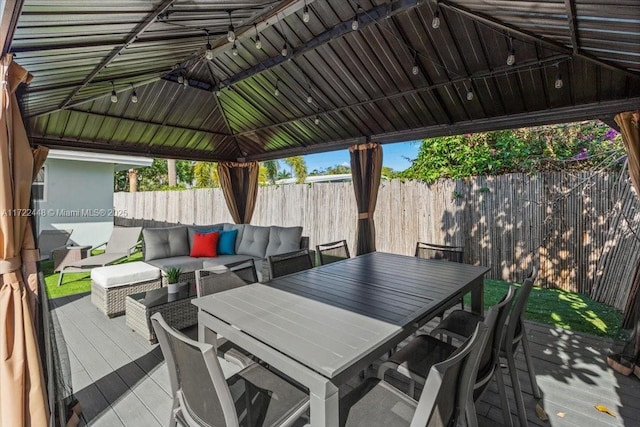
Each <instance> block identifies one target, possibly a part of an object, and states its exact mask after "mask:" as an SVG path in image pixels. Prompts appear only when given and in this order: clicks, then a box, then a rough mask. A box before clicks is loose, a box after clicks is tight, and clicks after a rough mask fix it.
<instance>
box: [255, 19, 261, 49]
mask: <svg viewBox="0 0 640 427" xmlns="http://www.w3.org/2000/svg"><path fill="white" fill-rule="evenodd" d="M253 26H254V27H255V29H256V49H258V50H260V49H262V42H261V41H260V33H259V32H258V24H253Z"/></svg>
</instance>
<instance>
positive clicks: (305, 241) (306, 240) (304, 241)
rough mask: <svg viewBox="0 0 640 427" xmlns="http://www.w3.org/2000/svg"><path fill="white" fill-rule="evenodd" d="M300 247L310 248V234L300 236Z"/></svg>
mask: <svg viewBox="0 0 640 427" xmlns="http://www.w3.org/2000/svg"><path fill="white" fill-rule="evenodd" d="M300 249H309V236H302V237H300Z"/></svg>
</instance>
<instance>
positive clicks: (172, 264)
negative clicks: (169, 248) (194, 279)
mask: <svg viewBox="0 0 640 427" xmlns="http://www.w3.org/2000/svg"><path fill="white" fill-rule="evenodd" d="M205 259H209V258H193V257H190V256H186V255H185V256H175V257H169V258H158V259H154V260H151V261H145V262H146V263H147V264H151V265H153V266H155V267H158V268H159V269H161V270H163V271H166V270H168V269H170V268H179V269H181V270H182V271H183V272H186V271H196V270H201V269H202V264H203V261H204V260H205ZM210 259H215V258H210Z"/></svg>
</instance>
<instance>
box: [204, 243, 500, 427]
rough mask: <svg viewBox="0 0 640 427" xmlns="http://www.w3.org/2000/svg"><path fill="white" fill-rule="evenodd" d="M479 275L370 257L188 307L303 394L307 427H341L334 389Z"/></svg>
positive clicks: (477, 306) (481, 270)
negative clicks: (307, 411)
mask: <svg viewBox="0 0 640 427" xmlns="http://www.w3.org/2000/svg"><path fill="white" fill-rule="evenodd" d="M488 270H489V269H488V268H486V267H480V266H473V265H469V264H459V263H455V262H447V261H439V260H425V259H421V258H416V257H411V256H404V255H396V254H389V253H384V252H373V253H370V254H366V255H361V256H358V257H355V258H350V259H346V260H344V261H339V262H335V263H332V264H327V265H324V266H320V267H316V268H313V269H310V270H305V271H302V272H299V273H294V274H290V275H288V276H283V277H279V278H277V279H274V280H272V281H271V282H269V283H266V284H253V285H248V286H243V287H239V288H236V289H232V290H229V291H225V292H221V293H217V294H213V295H208V296H205V297H202V298H196V299H195V300H193V304H195V305H196V306H197V307H198V309H199V310H198V339H200V340H203V339H204V331H205V330H206V329H207V328H208V329H211V330H213V331H215V332H217V333H218V334H220V335H222V336H224V337H225V338H227V339H228V340H230V341H231V342H234V343H236V344H237V345H238V346H240V347H242V348H244V349H245V350H247V351H248V352H250V353H251V354H254V355H255V356H257V357H258V358H259V359H261V360H263V361H265V362H266V363H268V364H269V365H270V366H272V367H274V368H275V369H277V370H279V371H281V372H283V373H284V374H286V375H288V376H289V377H291V378H293V379H294V380H296V381H298V382H299V383H301V384H302V385H304V386H305V387H307V388H308V389H309V393H310V400H311V407H310V411H311V420H310V421H311V425H312V426H317V427H321V426H322V427H325V426H327V427H334V426H338V386H339V385H340V384H342V383H344V382H345V381H347V380H348V379H349V378H351V377H352V376H353V375H356V374H357V373H358V372H359V371H361V370H363V369H365V368H366V367H367V366H369V364H371V363H372V362H373V361H375V360H376V359H378V358H379V357H381V356H382V355H383V354H385V353H386V352H387V351H389V350H390V349H392V348H393V347H394V346H395V345H397V344H398V343H400V342H401V341H402V340H404V339H405V338H407V337H408V336H409V335H410V334H411V333H413V332H415V331H416V330H417V329H418V328H419V327H420V326H422V325H423V324H424V323H426V322H428V321H429V320H431V319H432V318H433V317H435V316H436V315H438V314H439V313H440V312H441V311H442V308H443V307H447V306H448V305H450V304H451V302H452V301H455V300H457V299H458V298H460V297H461V296H462V295H464V294H465V293H468V292H471V294H472V310H474V311H476V312H480V313H481V312H482V311H483V309H482V306H483V297H482V294H483V277H484V274H485V273H486V272H487V271H488Z"/></svg>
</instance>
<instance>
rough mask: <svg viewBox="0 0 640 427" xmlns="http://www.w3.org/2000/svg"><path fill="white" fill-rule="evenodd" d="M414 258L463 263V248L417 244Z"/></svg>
mask: <svg viewBox="0 0 640 427" xmlns="http://www.w3.org/2000/svg"><path fill="white" fill-rule="evenodd" d="M415 256H417V257H418V258H424V259H441V260H444V261H453V262H464V248H462V247H461V246H446V245H436V244H433V243H424V242H417V243H416V252H415Z"/></svg>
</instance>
